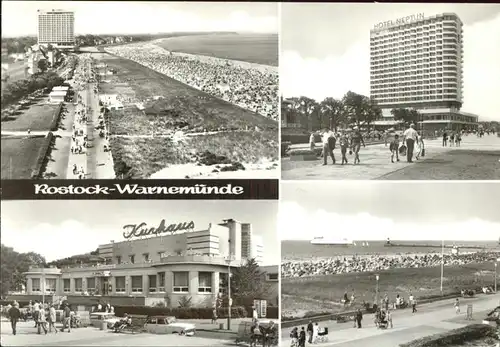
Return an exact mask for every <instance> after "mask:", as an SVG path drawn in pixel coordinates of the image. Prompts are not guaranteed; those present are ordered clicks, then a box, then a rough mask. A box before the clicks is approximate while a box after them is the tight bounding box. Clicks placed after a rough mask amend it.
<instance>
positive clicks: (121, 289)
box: [115, 276, 125, 293]
mask: <svg viewBox="0 0 500 347" xmlns="http://www.w3.org/2000/svg"><path fill="white" fill-rule="evenodd" d="M115 292H116V293H125V276H118V277H115Z"/></svg>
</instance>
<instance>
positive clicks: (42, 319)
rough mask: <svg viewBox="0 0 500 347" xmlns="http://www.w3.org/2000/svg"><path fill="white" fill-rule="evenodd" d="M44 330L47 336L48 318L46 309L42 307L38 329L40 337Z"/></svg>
mask: <svg viewBox="0 0 500 347" xmlns="http://www.w3.org/2000/svg"><path fill="white" fill-rule="evenodd" d="M42 329H43V331H44V333H45V335H47V317H46V314H45V307H43V306H42V307H40V311H39V313H38V329H37V334H38V335H40V334H41V333H42Z"/></svg>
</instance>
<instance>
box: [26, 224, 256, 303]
mask: <svg viewBox="0 0 500 347" xmlns="http://www.w3.org/2000/svg"><path fill="white" fill-rule="evenodd" d="M123 228H124V231H123V237H124V238H125V241H120V242H113V241H111V242H110V243H108V244H105V245H100V246H99V248H98V258H99V259H100V263H95V264H92V265H90V264H81V265H80V266H76V267H67V268H62V269H58V268H45V269H41V268H32V269H30V270H29V272H27V273H26V278H27V286H26V294H27V295H41V294H44V295H52V296H53V298H52V300H53V301H57V300H58V299H60V298H61V297H70V296H80V297H94V298H95V297H100V298H102V300H107V301H108V302H111V303H112V304H113V303H115V304H118V302H119V303H120V304H127V303H131V302H133V303H135V304H143V305H153V304H154V303H155V302H158V301H163V300H165V298H166V297H167V296H168V298H169V300H171V302H172V303H174V304H173V305H176V304H175V303H177V302H178V301H179V300H180V299H181V298H182V297H184V296H187V297H190V298H191V300H192V303H193V304H194V305H211V304H212V303H213V302H214V301H215V299H216V297H217V295H218V294H219V293H224V292H226V290H227V288H226V287H225V286H223V285H222V282H224V283H227V282H226V281H224V279H225V278H227V275H228V273H229V269H230V268H235V267H239V266H242V265H243V264H244V263H245V262H246V261H247V260H248V259H251V258H255V259H256V260H257V261H258V262H259V261H261V260H262V256H263V244H262V239H261V237H259V236H257V235H253V233H252V226H251V224H249V223H240V222H238V221H235V220H233V219H227V220H224V221H223V222H222V223H219V224H210V225H208V226H207V227H206V228H202V229H200V230H195V229H196V228H195V224H194V222H185V223H179V224H171V225H168V224H166V223H165V221H164V220H163V221H161V223H160V225H159V226H157V227H151V226H148V225H146V224H145V223H139V224H135V225H126V226H124V227H123ZM104 298H105V299H104ZM127 298H128V300H127ZM79 301H82V300H81V299H80V300H79Z"/></svg>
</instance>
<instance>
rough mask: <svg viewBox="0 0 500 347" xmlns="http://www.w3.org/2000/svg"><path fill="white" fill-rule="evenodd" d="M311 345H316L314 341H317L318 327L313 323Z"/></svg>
mask: <svg viewBox="0 0 500 347" xmlns="http://www.w3.org/2000/svg"><path fill="white" fill-rule="evenodd" d="M312 335H313V336H312V343H316V341H317V340H318V335H319V325H318V322H316V323H314V326H313V334H312Z"/></svg>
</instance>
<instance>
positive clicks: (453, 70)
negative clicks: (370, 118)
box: [370, 13, 478, 131]
mask: <svg viewBox="0 0 500 347" xmlns="http://www.w3.org/2000/svg"><path fill="white" fill-rule="evenodd" d="M462 26H463V24H462V21H461V20H460V18H458V16H457V15H456V14H454V13H443V14H438V15H435V16H431V17H425V16H424V14H423V13H421V14H417V15H412V16H407V17H403V18H399V19H396V20H394V21H387V22H382V23H379V24H376V25H375V26H374V28H373V29H372V30H371V31H370V96H371V97H372V98H373V99H374V100H375V101H376V102H377V104H378V105H379V107H380V108H381V109H382V114H383V119H381V120H378V121H376V122H374V123H373V124H374V125H375V126H379V127H381V128H384V127H386V128H387V127H392V126H394V125H395V124H397V122H395V121H394V117H393V116H392V114H391V109H393V108H412V109H416V110H418V111H419V113H420V114H421V116H422V117H421V119H420V120H419V121H418V128H420V129H423V130H425V131H436V130H443V129H447V130H461V129H464V128H465V129H475V128H477V125H478V123H477V122H478V117H477V116H476V115H473V114H469V113H464V112H461V111H460V108H461V106H462V101H463V83H464V82H463V62H464V60H463V29H462Z"/></svg>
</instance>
